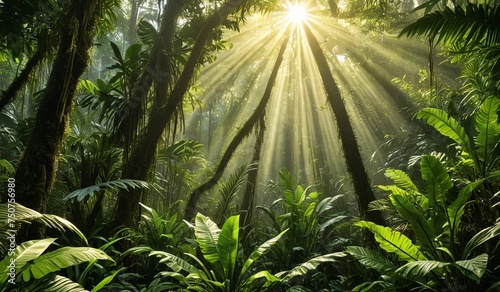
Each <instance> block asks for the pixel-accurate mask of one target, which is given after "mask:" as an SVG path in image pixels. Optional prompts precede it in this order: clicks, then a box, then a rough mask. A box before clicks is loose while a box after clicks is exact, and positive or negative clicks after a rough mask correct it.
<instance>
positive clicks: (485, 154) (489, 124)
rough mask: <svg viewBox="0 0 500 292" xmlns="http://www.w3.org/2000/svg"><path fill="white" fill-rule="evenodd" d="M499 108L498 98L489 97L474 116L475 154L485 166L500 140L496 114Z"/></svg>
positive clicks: (499, 127)
mask: <svg viewBox="0 0 500 292" xmlns="http://www.w3.org/2000/svg"><path fill="white" fill-rule="evenodd" d="M499 107H500V98H497V97H489V98H487V99H486V100H485V101H484V102H483V104H482V105H481V107H480V108H479V111H478V113H477V114H476V130H477V132H478V134H477V136H476V137H475V141H476V147H477V153H478V155H480V156H481V158H483V159H484V162H485V166H486V165H487V162H488V161H489V160H490V156H491V154H492V151H493V150H494V149H495V146H496V144H497V143H498V141H499V140H500V123H498V114H497V111H498V109H499Z"/></svg>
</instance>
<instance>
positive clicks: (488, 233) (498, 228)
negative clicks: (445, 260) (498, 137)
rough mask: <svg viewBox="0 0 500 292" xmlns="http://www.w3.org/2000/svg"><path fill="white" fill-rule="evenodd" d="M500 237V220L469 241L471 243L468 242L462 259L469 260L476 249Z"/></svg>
mask: <svg viewBox="0 0 500 292" xmlns="http://www.w3.org/2000/svg"><path fill="white" fill-rule="evenodd" d="M499 235H500V220H497V222H495V224H494V225H493V226H491V227H488V228H485V229H483V230H481V231H479V232H478V233H477V234H476V235H474V236H473V237H472V238H471V239H470V240H469V242H467V244H466V245H465V248H464V252H463V256H462V258H463V259H468V258H469V256H470V255H471V253H472V251H473V250H474V249H475V248H477V247H478V246H480V245H481V244H483V243H485V242H487V241H488V240H490V239H492V238H495V237H497V236H499Z"/></svg>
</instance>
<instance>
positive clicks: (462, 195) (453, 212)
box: [447, 179, 484, 238]
mask: <svg viewBox="0 0 500 292" xmlns="http://www.w3.org/2000/svg"><path fill="white" fill-rule="evenodd" d="M483 182H484V179H481V180H478V181H475V182H473V183H470V184H468V185H466V186H465V187H464V188H462V189H461V190H460V192H459V193H458V197H457V198H456V199H455V201H453V203H451V205H450V206H449V207H448V209H447V213H448V219H449V222H450V231H451V232H450V234H451V235H452V236H453V237H454V238H455V237H456V234H457V232H458V229H459V225H460V221H461V219H462V215H463V214H464V207H465V204H466V203H467V201H468V200H469V197H470V195H471V194H472V191H473V190H474V189H475V188H476V187H477V186H479V185H481V184H482V183H483Z"/></svg>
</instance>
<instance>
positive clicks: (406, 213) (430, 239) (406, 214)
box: [389, 195, 436, 249]
mask: <svg viewBox="0 0 500 292" xmlns="http://www.w3.org/2000/svg"><path fill="white" fill-rule="evenodd" d="M389 199H390V200H391V203H392V205H393V206H394V208H395V209H396V211H397V212H398V214H399V215H400V216H401V217H402V218H403V219H405V220H408V222H410V224H411V226H412V230H413V232H414V233H415V235H416V237H417V238H418V239H419V240H420V242H421V243H423V244H425V245H426V246H427V247H429V248H431V249H432V248H433V246H434V239H435V238H436V234H434V230H433V228H432V226H431V225H430V224H429V221H428V220H427V219H426V218H425V217H424V216H423V215H422V213H421V212H420V211H419V210H417V208H415V206H414V205H413V204H412V203H411V202H410V201H409V200H408V199H407V198H406V197H405V196H401V195H391V196H389Z"/></svg>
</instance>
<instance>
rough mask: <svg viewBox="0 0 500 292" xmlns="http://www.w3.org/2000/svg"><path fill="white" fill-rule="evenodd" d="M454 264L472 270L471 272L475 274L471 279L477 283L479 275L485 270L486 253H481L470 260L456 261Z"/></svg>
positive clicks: (479, 278)
mask: <svg viewBox="0 0 500 292" xmlns="http://www.w3.org/2000/svg"><path fill="white" fill-rule="evenodd" d="M455 264H457V265H458V266H460V267H462V268H464V269H465V270H467V271H470V272H472V274H473V275H474V276H475V277H473V280H475V281H476V282H478V283H479V281H480V280H481V277H482V276H483V274H484V272H485V271H486V266H487V265H488V254H487V253H483V254H480V255H478V256H477V257H475V258H472V259H470V260H462V261H456V262H455ZM466 276H467V275H466ZM469 277H470V276H469Z"/></svg>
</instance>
